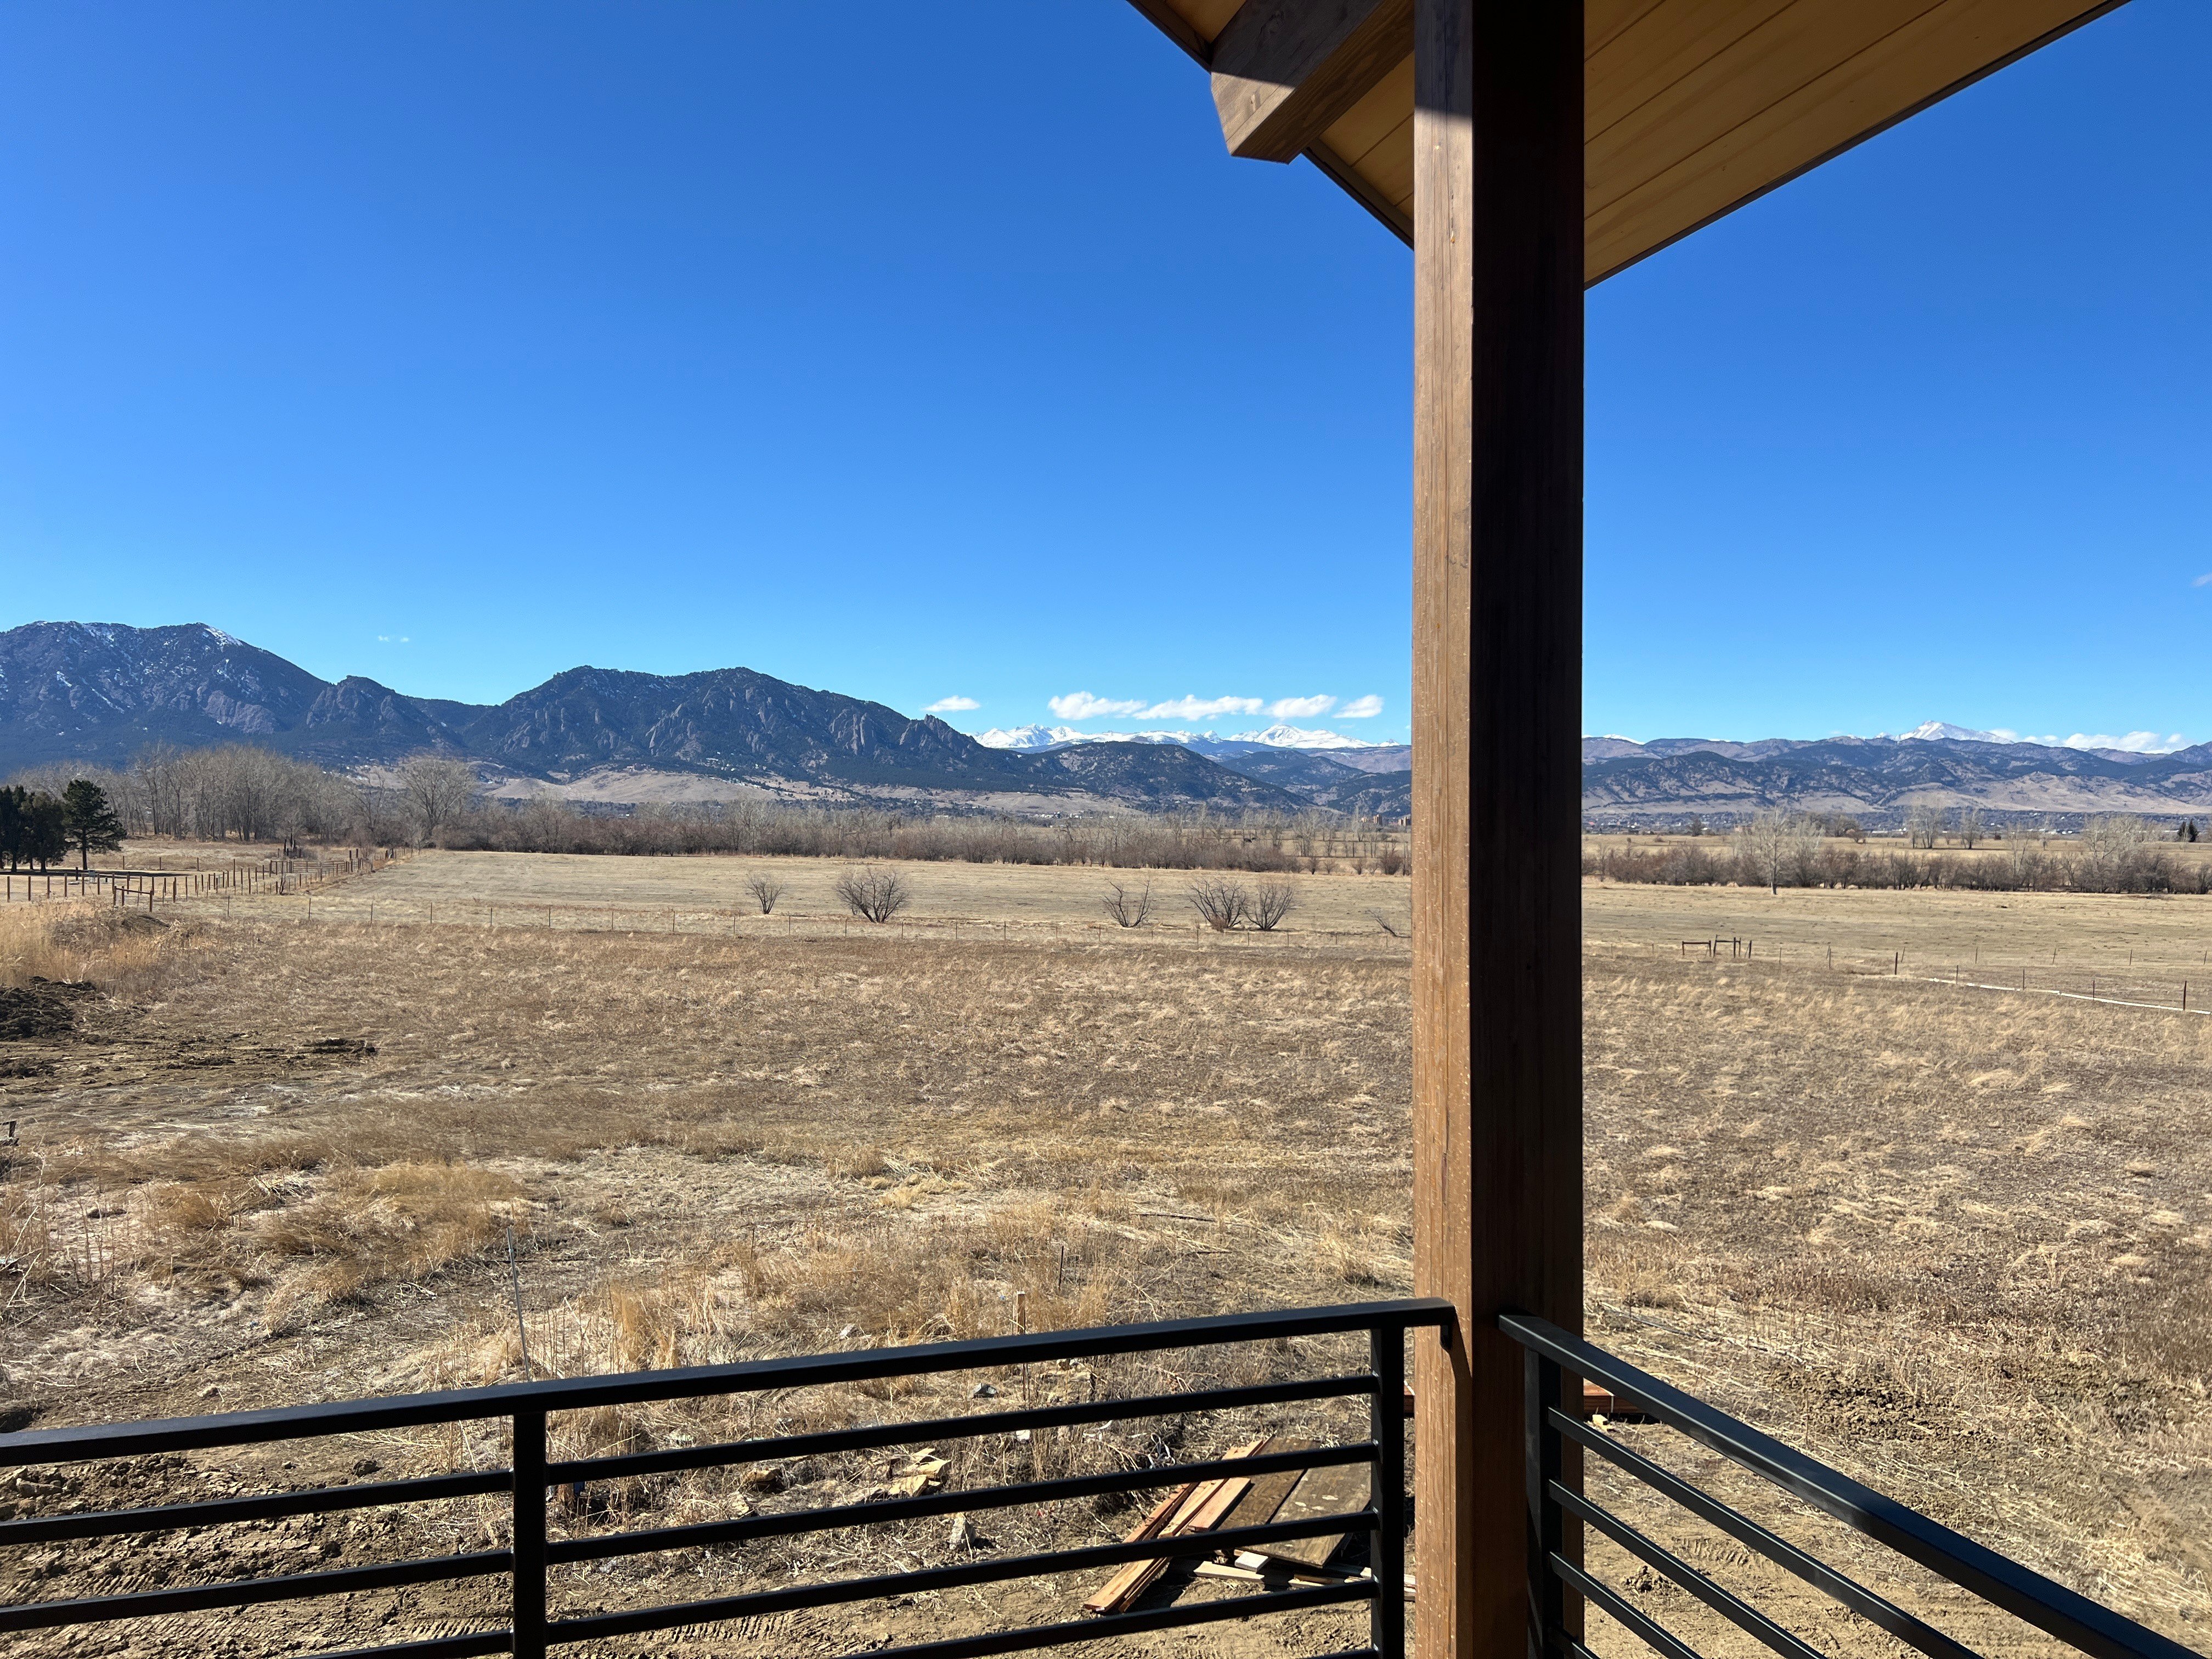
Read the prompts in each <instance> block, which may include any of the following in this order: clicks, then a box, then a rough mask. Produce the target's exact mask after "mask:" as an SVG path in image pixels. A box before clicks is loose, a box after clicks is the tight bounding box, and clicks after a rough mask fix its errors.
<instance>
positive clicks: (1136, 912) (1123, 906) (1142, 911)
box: [1099, 879, 1152, 927]
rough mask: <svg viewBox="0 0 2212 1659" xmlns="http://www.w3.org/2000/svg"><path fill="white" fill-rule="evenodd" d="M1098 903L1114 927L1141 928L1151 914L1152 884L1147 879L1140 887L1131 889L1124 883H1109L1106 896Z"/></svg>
mask: <svg viewBox="0 0 2212 1659" xmlns="http://www.w3.org/2000/svg"><path fill="white" fill-rule="evenodd" d="M1099 903H1100V905H1101V906H1102V907H1103V908H1104V910H1105V912H1106V914H1107V915H1109V916H1111V917H1112V918H1113V919H1114V925H1115V927H1143V926H1144V925H1145V923H1146V920H1147V919H1149V918H1150V917H1151V915H1152V882H1151V881H1150V880H1149V879H1147V880H1146V883H1145V884H1144V885H1143V886H1142V887H1138V888H1131V887H1130V886H1128V885H1127V884H1126V883H1122V882H1118V881H1109V882H1108V883H1107V884H1106V896H1105V897H1104V898H1103V899H1101V900H1100V901H1099Z"/></svg>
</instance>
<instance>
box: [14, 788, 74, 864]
mask: <svg viewBox="0 0 2212 1659" xmlns="http://www.w3.org/2000/svg"><path fill="white" fill-rule="evenodd" d="M68 856H69V818H68V815H67V812H66V811H65V809H64V807H63V805H62V804H61V803H60V802H59V801H58V800H56V799H54V798H53V797H52V795H49V794H48V793H46V791H44V790H43V789H41V790H39V791H37V792H36V793H33V795H32V796H31V798H30V799H29V801H28V802H27V804H26V805H25V806H24V808H23V861H24V862H25V863H26V864H30V865H34V866H37V867H38V868H40V869H41V870H46V869H51V868H52V866H53V865H54V862H55V861H56V860H58V859H65V858H67V857H68Z"/></svg>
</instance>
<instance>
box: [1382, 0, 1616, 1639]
mask: <svg viewBox="0 0 2212 1659" xmlns="http://www.w3.org/2000/svg"><path fill="white" fill-rule="evenodd" d="M1414 59H1415V68H1414V113H1413V156H1414V160H1413V223H1414V250H1415V251H1414V259H1413V273H1414V274H1413V285H1414V298H1413V333H1414V364H1413V376H1414V380H1413V385H1414V392H1413V425H1414V430H1413V799H1414V809H1413V837H1414V856H1413V881H1414V911H1413V914H1414V923H1413V1043H1414V1046H1413V1146H1414V1164H1413V1169H1414V1176H1413V1180H1414V1191H1413V1225H1414V1267H1413V1273H1414V1284H1415V1288H1416V1289H1417V1290H1418V1291H1419V1292H1421V1293H1422V1294H1425V1295H1432V1296H1443V1297H1449V1298H1451V1300H1452V1301H1453V1302H1454V1303H1455V1304H1457V1306H1458V1309H1459V1319H1460V1322H1459V1330H1458V1333H1457V1335H1456V1337H1455V1339H1454V1341H1453V1344H1452V1346H1450V1347H1449V1349H1445V1348H1443V1347H1442V1346H1439V1345H1438V1344H1437V1343H1436V1342H1433V1341H1430V1340H1423V1341H1420V1342H1419V1343H1417V1344H1416V1370H1417V1381H1416V1384H1415V1394H1416V1398H1417V1400H1418V1402H1419V1404H1418V1408H1417V1437H1418V1462H1417V1468H1416V1474H1415V1488H1416V1491H1417V1493H1418V1498H1417V1500H1416V1504H1415V1512H1416V1515H1417V1516H1418V1521H1417V1526H1418V1528H1419V1530H1418V1533H1417V1535H1416V1541H1415V1547H1416V1550H1417V1552H1418V1554H1419V1573H1420V1582H1421V1593H1420V1597H1419V1601H1418V1603H1417V1604H1416V1605H1417V1608H1418V1620H1419V1623H1418V1629H1419V1642H1418V1644H1417V1646H1418V1650H1419V1653H1420V1655H1421V1659H1509V1656H1510V1659H1522V1656H1523V1655H1524V1654H1527V1653H1529V1652H1531V1651H1534V1650H1533V1648H1532V1646H1531V1631H1530V1617H1531V1613H1532V1611H1533V1610H1534V1607H1541V1606H1542V1605H1544V1603H1545V1601H1547V1600H1548V1597H1546V1596H1544V1595H1541V1593H1540V1591H1539V1582H1538V1581H1539V1576H1540V1575H1541V1573H1542V1572H1543V1571H1544V1567H1543V1564H1542V1563H1541V1562H1532V1561H1531V1560H1530V1559H1528V1558H1529V1551H1528V1537H1529V1527H1530V1517H1529V1515H1528V1511H1527V1510H1526V1509H1525V1508H1524V1504H1523V1487H1524V1485H1525V1480H1524V1462H1523V1455H1522V1425H1523V1421H1524V1418H1523V1395H1522V1355H1521V1350H1520V1349H1519V1347H1518V1346H1517V1345H1516V1344H1515V1343H1513V1342H1512V1341H1510V1340H1509V1339H1507V1338H1505V1337H1504V1336H1503V1335H1501V1334H1499V1332H1498V1329H1497V1327H1496V1324H1495V1320H1496V1316H1498V1314H1499V1313H1500V1312H1502V1311H1504V1310H1509V1309H1517V1310H1522V1311H1525V1312H1528V1313H1533V1314H1536V1315H1540V1316H1542V1317H1544V1318H1546V1319H1549V1320H1551V1321H1553V1322H1555V1323H1557V1324H1559V1325H1561V1326H1564V1327H1565V1328H1567V1329H1569V1330H1571V1331H1578V1330H1580V1329H1581V1328H1582V1031H1581V1026H1582V1012H1581V1011H1582V967H1581V957H1582V938H1581V929H1582V917H1581V896H1582V895H1581V841H1580V826H1581V816H1582V815H1581V795H1582V778H1581V757H1580V747H1581V732H1582V718H1581V716H1582V494H1583V490H1582V473H1583V7H1582V4H1581V0H1547V3H1546V4H1543V5H1530V4H1528V3H1527V0H1418V3H1417V6H1416V9H1415V14H1414ZM1562 1403H1565V1402H1564V1401H1563V1402H1562ZM1566 1478H1568V1479H1570V1480H1572V1479H1575V1478H1577V1476H1576V1473H1575V1471H1574V1470H1573V1469H1572V1468H1569V1469H1568V1471H1567V1474H1566ZM1562 1547H1563V1548H1565V1549H1566V1550H1568V1551H1570V1552H1572V1551H1573V1550H1575V1549H1576V1548H1577V1543H1576V1541H1575V1540H1573V1539H1572V1538H1571V1537H1570V1538H1568V1539H1566V1540H1565V1541H1563V1544H1562ZM1532 1595H1534V1596H1535V1597H1536V1598H1537V1599H1536V1600H1535V1601H1534V1602H1533V1604H1532Z"/></svg>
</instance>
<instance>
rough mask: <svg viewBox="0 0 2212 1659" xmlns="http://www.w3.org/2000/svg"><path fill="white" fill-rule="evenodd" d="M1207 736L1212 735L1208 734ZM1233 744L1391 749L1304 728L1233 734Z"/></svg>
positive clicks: (1230, 737)
mask: <svg viewBox="0 0 2212 1659" xmlns="http://www.w3.org/2000/svg"><path fill="white" fill-rule="evenodd" d="M1206 735H1207V736H1209V737H1211V736H1212V733H1211V732H1208V733H1207V734H1206ZM1229 741H1230V742H1231V743H1264V744H1267V747H1268V748H1270V749H1389V748H1391V747H1394V746H1395V745H1393V744H1387V743H1369V742H1367V741H1366V740H1364V738H1348V737H1346V736H1345V734H1344V733H1343V732H1316V731H1312V730H1310V729H1309V728H1307V727H1305V726H1269V727H1267V730H1266V731H1264V732H1231V733H1230V736H1229Z"/></svg>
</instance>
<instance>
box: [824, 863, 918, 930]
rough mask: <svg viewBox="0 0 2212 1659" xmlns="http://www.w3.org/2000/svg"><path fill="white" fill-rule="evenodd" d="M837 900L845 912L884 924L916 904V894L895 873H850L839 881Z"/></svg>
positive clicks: (870, 870)
mask: <svg viewBox="0 0 2212 1659" xmlns="http://www.w3.org/2000/svg"><path fill="white" fill-rule="evenodd" d="M836 894H837V896H838V897H839V898H840V899H841V900H842V901H843V902H844V905H845V908H847V909H848V910H850V911H851V912H852V913H853V914H854V915H856V916H859V917H860V918H861V919H862V920H863V921H873V922H885V921H890V919H891V918H892V917H893V916H895V915H898V913H899V912H900V911H902V910H903V909H905V908H907V906H908V905H909V904H911V903H913V902H914V892H913V890H912V889H910V888H909V887H908V885H907V884H906V878H904V877H902V875H900V874H899V872H897V871H896V870H883V869H878V868H877V867H876V866H873V865H871V866H868V867H867V868H866V869H865V870H848V871H847V872H845V873H844V874H843V875H842V876H840V877H838V878H837V885H836Z"/></svg>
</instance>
